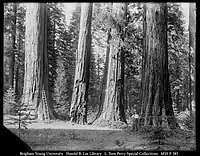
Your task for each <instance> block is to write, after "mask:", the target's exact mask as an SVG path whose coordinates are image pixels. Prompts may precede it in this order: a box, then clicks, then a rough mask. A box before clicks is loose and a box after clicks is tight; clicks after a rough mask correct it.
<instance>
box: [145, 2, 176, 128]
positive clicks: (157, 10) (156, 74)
mask: <svg viewBox="0 0 200 156" xmlns="http://www.w3.org/2000/svg"><path fill="white" fill-rule="evenodd" d="M166 17H167V5H166V3H148V4H146V35H145V43H146V48H145V53H146V54H145V55H146V57H145V58H146V60H145V65H144V66H145V69H144V72H145V81H144V84H143V85H144V86H143V87H144V88H145V89H146V92H144V95H143V98H144V101H143V104H142V105H143V107H144V106H146V108H145V121H144V125H145V126H147V125H154V126H158V125H160V124H163V123H164V122H163V120H162V121H161V120H160V119H161V118H162V119H164V117H167V126H169V127H176V126H178V125H177V123H176V120H175V117H174V112H173V109H172V99H171V91H170V84H169V73H168V52H167V18H166Z"/></svg>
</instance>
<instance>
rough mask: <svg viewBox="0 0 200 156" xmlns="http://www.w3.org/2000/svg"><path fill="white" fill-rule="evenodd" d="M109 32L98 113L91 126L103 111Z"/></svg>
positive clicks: (108, 34)
mask: <svg viewBox="0 0 200 156" xmlns="http://www.w3.org/2000/svg"><path fill="white" fill-rule="evenodd" d="M110 32H111V29H109V30H108V32H107V40H106V44H107V48H106V61H105V65H104V73H103V82H102V86H101V93H100V98H99V110H98V113H97V115H96V117H95V119H94V120H93V121H92V122H91V123H89V124H92V123H93V122H94V121H95V120H96V119H98V118H99V117H100V115H101V113H102V111H103V103H104V100H105V95H106V85H107V77H108V64H109V54H110V43H109V42H110V39H111V34H110Z"/></svg>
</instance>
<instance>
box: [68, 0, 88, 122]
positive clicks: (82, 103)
mask: <svg viewBox="0 0 200 156" xmlns="http://www.w3.org/2000/svg"><path fill="white" fill-rule="evenodd" d="M81 9H82V11H81V20H80V32H79V42H78V50H77V58H76V71H75V78H74V87H73V95H72V102H71V109H70V116H71V121H72V122H75V123H81V124H85V123H87V102H88V88H89V64H90V55H91V20H92V3H85V4H82V8H81Z"/></svg>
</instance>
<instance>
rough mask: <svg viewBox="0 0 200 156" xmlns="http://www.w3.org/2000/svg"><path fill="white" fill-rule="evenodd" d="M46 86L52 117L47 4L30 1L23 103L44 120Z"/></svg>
mask: <svg viewBox="0 0 200 156" xmlns="http://www.w3.org/2000/svg"><path fill="white" fill-rule="evenodd" d="M43 87H44V90H45V93H46V96H47V105H48V108H49V109H48V111H49V114H50V118H54V116H53V107H52V105H51V103H50V101H49V95H48V89H49V88H48V59H47V14H46V4H44V3H31V4H30V3H29V4H27V12H26V32H25V75H24V88H23V99H22V103H24V104H27V105H29V108H30V109H31V115H33V116H32V117H33V118H35V119H38V120H44V118H43V115H44V106H43V104H42V96H41V90H42V88H43Z"/></svg>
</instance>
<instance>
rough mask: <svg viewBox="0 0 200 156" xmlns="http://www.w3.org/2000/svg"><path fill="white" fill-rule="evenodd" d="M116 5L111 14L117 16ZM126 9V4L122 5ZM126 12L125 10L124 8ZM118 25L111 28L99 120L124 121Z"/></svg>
mask: <svg viewBox="0 0 200 156" xmlns="http://www.w3.org/2000/svg"><path fill="white" fill-rule="evenodd" d="M116 5H119V6H117V7H113V9H114V11H113V14H114V15H116V17H117V18H118V17H119V16H120V15H119V14H120V13H121V12H122V6H120V4H116ZM123 7H124V8H125V9H127V7H126V4H125V6H123ZM125 12H126V10H125ZM125 12H123V13H122V14H123V15H124V16H123V17H125V16H126V14H125ZM117 27H120V26H119V25H115V26H114V28H112V30H111V35H112V42H113V43H112V44H111V49H110V50H111V52H110V54H109V61H108V62H109V64H108V76H107V83H106V85H107V86H106V93H105V100H104V104H103V111H102V114H101V116H100V117H99V120H107V121H109V122H110V121H111V122H112V121H122V122H126V118H125V113H124V100H123V98H124V97H122V96H124V95H123V91H124V90H123V85H124V84H123V80H124V79H123V76H122V72H123V69H121V68H122V67H123V65H122V62H121V60H122V59H123V54H122V53H123V52H122V49H121V48H119V41H120V37H121V36H120V33H121V32H120V28H117Z"/></svg>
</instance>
